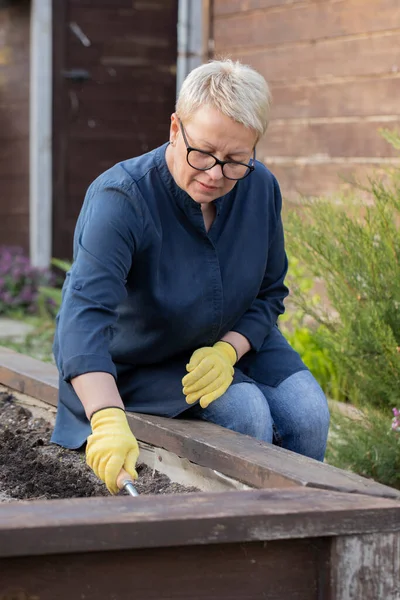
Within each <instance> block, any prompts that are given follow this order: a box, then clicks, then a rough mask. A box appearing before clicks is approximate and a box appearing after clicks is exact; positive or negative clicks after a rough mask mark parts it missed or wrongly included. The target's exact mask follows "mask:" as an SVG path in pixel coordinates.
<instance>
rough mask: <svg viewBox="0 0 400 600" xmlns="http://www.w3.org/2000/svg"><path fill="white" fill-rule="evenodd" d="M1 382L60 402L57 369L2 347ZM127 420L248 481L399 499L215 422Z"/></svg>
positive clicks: (177, 450)
mask: <svg viewBox="0 0 400 600" xmlns="http://www.w3.org/2000/svg"><path fill="white" fill-rule="evenodd" d="M0 384H3V385H6V386H8V387H9V388H11V389H14V390H16V391H19V392H23V393H25V394H28V395H30V396H33V397H34V398H38V399H39V400H43V401H44V402H48V403H49V404H51V405H53V406H56V405H57V387H58V375H57V370H56V368H55V367H54V366H52V365H49V364H45V363H42V362H40V361H38V360H35V359H33V358H30V357H27V356H23V355H21V354H18V353H17V352H12V351H10V350H8V349H6V348H1V347H0ZM128 419H129V423H130V426H131V428H132V431H133V432H134V434H135V435H136V437H137V438H138V439H139V440H140V441H143V442H147V443H149V444H152V445H154V446H157V447H160V448H165V449H166V450H169V451H170V452H173V453H174V454H176V455H178V456H180V457H184V458H187V459H188V460H190V461H191V462H193V463H195V464H198V465H201V466H203V467H208V468H211V469H215V470H217V471H220V472H222V473H224V474H225V475H228V476H230V477H233V478H234V479H237V480H239V481H242V482H243V483H245V484H247V485H250V486H254V487H257V488H273V487H297V486H304V487H312V488H321V489H328V490H339V491H345V492H351V493H355V492H356V493H359V494H366V495H371V496H377V497H379V496H380V497H388V498H395V499H400V492H399V491H397V490H395V489H392V488H390V487H387V486H384V485H381V484H379V483H376V482H374V481H371V480H368V479H365V478H363V477H359V476H358V475H355V474H353V473H350V472H347V471H342V470H340V469H336V468H335V467H332V466H330V465H326V464H322V463H320V462H318V461H315V460H312V459H309V458H306V457H304V456H300V455H298V454H295V453H293V452H289V451H287V450H284V449H282V448H278V447H276V446H271V445H270V444H265V443H262V442H259V441H258V440H255V439H253V438H251V437H248V436H243V435H240V434H238V433H235V432H233V431H230V430H227V429H224V428H222V427H219V426H218V425H214V424H212V423H205V422H202V421H192V420H190V421H185V420H183V419H166V418H163V417H155V416H151V415H139V414H133V413H130V414H128Z"/></svg>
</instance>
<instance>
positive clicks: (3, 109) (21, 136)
mask: <svg viewBox="0 0 400 600" xmlns="http://www.w3.org/2000/svg"><path fill="white" fill-rule="evenodd" d="M0 140H1V142H2V143H4V142H7V143H9V142H10V141H13V140H24V141H25V143H27V141H28V140H29V104H28V102H24V103H16V104H15V103H10V104H9V105H8V106H5V105H3V106H1V105H0Z"/></svg>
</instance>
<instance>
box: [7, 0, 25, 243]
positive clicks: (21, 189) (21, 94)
mask: <svg viewBox="0 0 400 600" xmlns="http://www.w3.org/2000/svg"><path fill="white" fill-rule="evenodd" d="M29 11H30V2H29V1H28V0H21V1H20V2H15V3H9V4H8V5H6V6H4V7H0V245H13V246H15V245H20V246H22V247H23V248H24V250H25V251H27V250H28V246H29V238H28V228H29V22H30V21H29Z"/></svg>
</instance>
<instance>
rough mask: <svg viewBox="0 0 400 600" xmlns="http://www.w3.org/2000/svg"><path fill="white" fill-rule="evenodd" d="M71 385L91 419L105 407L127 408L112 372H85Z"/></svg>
mask: <svg viewBox="0 0 400 600" xmlns="http://www.w3.org/2000/svg"><path fill="white" fill-rule="evenodd" d="M71 385H72V387H73V388H74V390H75V392H76V395H77V396H78V398H79V400H80V401H81V402H82V405H83V408H84V409H85V413H86V417H87V418H88V420H89V421H90V419H91V417H92V415H93V413H95V412H97V411H99V410H102V409H104V408H121V409H122V410H125V407H124V403H123V402H122V398H121V396H120V395H119V391H118V388H117V384H116V382H115V379H114V377H113V376H112V375H111V374H110V373H103V372H98V373H97V372H96V373H84V374H82V375H78V376H77V377H74V379H72V380H71Z"/></svg>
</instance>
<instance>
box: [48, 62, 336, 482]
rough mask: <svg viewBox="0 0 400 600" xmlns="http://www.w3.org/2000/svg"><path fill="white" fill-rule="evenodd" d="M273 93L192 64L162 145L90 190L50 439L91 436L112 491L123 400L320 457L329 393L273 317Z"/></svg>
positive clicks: (70, 281) (235, 69)
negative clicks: (269, 151)
mask: <svg viewBox="0 0 400 600" xmlns="http://www.w3.org/2000/svg"><path fill="white" fill-rule="evenodd" d="M269 98H270V96H269V91H268V86H267V84H266V82H265V80H264V78H263V77H262V76H261V75H259V74H258V73H257V72H256V71H254V70H253V69H251V68H250V67H247V66H244V65H241V64H240V63H233V62H231V61H229V60H226V61H213V62H210V63H208V64H205V65H202V66H200V67H198V68H197V69H195V70H193V71H192V72H191V73H190V74H189V75H188V77H187V78H186V80H185V82H184V84H183V86H182V89H181V92H180V95H179V98H178V101H177V105H176V112H175V113H173V115H172V116H171V126H170V140H169V143H167V144H165V145H163V146H161V147H160V148H157V149H155V150H153V151H152V152H149V153H148V154H145V155H143V156H139V157H137V158H133V159H129V160H126V161H124V162H121V163H119V164H117V165H115V166H114V167H112V168H111V169H109V170H108V171H106V172H105V173H103V174H102V175H100V177H99V178H98V179H96V180H95V181H94V183H92V185H91V186H90V187H89V189H88V192H87V194H86V198H85V201H84V204H83V207H82V210H81V213H80V216H79V219H78V222H77V226H76V231H75V237H74V263H73V266H72V269H71V271H70V272H69V273H68V274H67V277H66V281H65V284H64V288H63V302H62V306H61V310H60V313H59V315H58V317H57V329H56V336H55V343H54V354H55V357H56V362H57V365H58V368H59V371H60V390H59V407H58V413H57V421H56V426H55V430H54V433H53V438H52V440H53V441H54V442H55V443H57V444H60V445H62V446H65V447H67V448H78V447H80V446H82V445H83V444H84V443H85V441H86V440H87V447H86V458H87V462H88V464H89V465H90V466H91V467H92V469H93V470H94V472H95V473H96V474H97V475H98V476H99V477H100V478H101V479H102V480H103V481H104V482H105V483H106V485H107V487H108V489H109V490H110V491H111V492H112V493H116V492H117V486H116V479H117V476H118V474H119V472H120V469H121V468H122V467H124V468H125V470H126V471H128V472H129V473H130V474H131V476H132V477H137V473H136V471H135V464H136V460H137V458H138V454H139V451H138V446H137V442H136V439H135V437H134V436H133V434H132V433H131V431H130V429H129V426H128V423H127V419H126V416H125V410H128V411H134V412H142V413H148V414H156V415H162V416H168V417H177V416H178V415H179V416H181V417H184V418H196V419H203V420H206V421H212V422H213V423H217V424H219V425H222V426H223V427H228V428H229V429H232V430H234V431H238V432H241V433H244V434H248V435H251V436H254V437H255V438H257V439H259V440H263V441H266V442H270V443H272V441H273V435H274V432H275V433H276V435H278V436H279V438H280V440H281V444H282V445H283V447H284V448H287V449H289V450H292V451H294V452H298V453H300V454H304V455H306V456H310V457H313V458H315V459H317V460H323V457H324V452H325V445H326V439H327V432H328V426H329V413H328V409H327V403H326V399H325V397H324V394H323V392H322V390H321V388H320V387H319V385H318V384H317V382H316V381H315V379H314V378H313V377H312V375H311V373H310V372H309V371H308V370H307V368H306V367H305V365H304V364H303V363H302V361H301V359H300V357H299V356H298V354H297V353H295V352H294V351H293V350H292V348H291V347H290V346H289V344H288V343H287V342H286V340H285V339H284V338H283V336H282V334H281V333H280V332H279V330H278V328H277V325H276V323H277V319H278V317H279V315H280V314H281V313H283V311H284V306H283V300H284V298H285V297H286V295H287V293H288V292H287V288H286V287H285V285H284V278H285V275H286V271H287V259H286V254H285V249H284V238H283V231H282V222H281V195H280V191H279V186H278V183H277V181H276V179H275V177H274V176H273V175H272V174H271V173H270V172H269V171H268V169H266V167H264V166H263V165H262V164H261V163H259V162H257V161H256V159H255V147H256V144H257V142H258V140H259V139H260V138H261V136H262V135H263V134H264V133H265V131H266V128H267V123H268V115H269V103H270V102H269ZM88 436H89V437H88Z"/></svg>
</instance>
